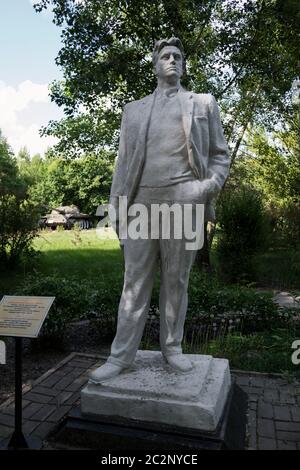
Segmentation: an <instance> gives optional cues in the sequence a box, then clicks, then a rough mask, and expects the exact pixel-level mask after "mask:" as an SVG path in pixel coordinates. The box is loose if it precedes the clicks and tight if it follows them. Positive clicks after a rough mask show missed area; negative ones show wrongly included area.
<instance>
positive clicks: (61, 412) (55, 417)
mask: <svg viewBox="0 0 300 470" xmlns="http://www.w3.org/2000/svg"><path fill="white" fill-rule="evenodd" d="M71 408H72V406H71V405H69V406H68V405H63V406H61V407H60V408H58V409H57V410H56V411H55V413H52V415H50V416H49V418H48V419H47V421H49V422H51V423H57V422H58V421H60V420H61V419H62V418H63V417H64V416H65V415H66V414H67V413H69V411H70V409H71Z"/></svg>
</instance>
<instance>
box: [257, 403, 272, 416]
mask: <svg viewBox="0 0 300 470" xmlns="http://www.w3.org/2000/svg"><path fill="white" fill-rule="evenodd" d="M257 416H258V419H259V418H268V419H273V417H274V413H273V406H272V405H271V403H267V402H265V401H264V400H259V401H258V409H257Z"/></svg>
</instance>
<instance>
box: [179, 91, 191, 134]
mask: <svg viewBox="0 0 300 470" xmlns="http://www.w3.org/2000/svg"><path fill="white" fill-rule="evenodd" d="M178 97H179V100H180V104H181V110H182V124H183V129H184V132H185V135H186V139H187V142H189V141H190V135H191V127H192V118H193V108H194V100H193V94H192V93H189V92H186V91H185V90H184V89H183V88H181V89H180V90H179V93H178Z"/></svg>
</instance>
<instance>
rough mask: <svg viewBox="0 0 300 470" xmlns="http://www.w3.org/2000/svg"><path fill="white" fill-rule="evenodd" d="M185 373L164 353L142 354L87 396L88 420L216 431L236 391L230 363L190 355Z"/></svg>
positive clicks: (84, 397)
mask: <svg viewBox="0 0 300 470" xmlns="http://www.w3.org/2000/svg"><path fill="white" fill-rule="evenodd" d="M188 356H189V359H190V360H191V361H192V363H193V364H194V367H193V369H192V370H191V371H190V372H188V373H185V374H182V373H179V372H176V371H174V370H173V369H171V367H170V366H168V365H167V364H166V363H165V362H164V360H163V358H162V355H161V353H160V352H157V351H138V353H137V356H136V360H135V362H134V364H133V366H131V367H130V368H129V369H126V370H124V371H123V372H122V373H121V374H120V375H118V376H117V377H114V378H112V379H109V380H106V381H105V382H103V383H102V384H99V385H96V384H93V383H91V382H89V383H88V385H87V386H86V387H85V388H84V389H83V390H82V392H81V412H82V414H83V415H92V416H97V417H100V416H114V417H121V418H128V419H131V420H139V421H144V422H147V421H148V422H151V423H152V422H154V423H161V424H166V425H172V426H180V427H184V428H191V429H200V430H205V431H209V432H213V431H215V430H216V429H217V427H218V424H219V422H220V419H221V417H222V414H223V412H224V408H225V405H226V402H227V399H228V394H229V390H230V386H231V379H230V371H229V363H228V361H227V360H226V359H214V358H213V357H211V356H203V355H193V354H190V355H188Z"/></svg>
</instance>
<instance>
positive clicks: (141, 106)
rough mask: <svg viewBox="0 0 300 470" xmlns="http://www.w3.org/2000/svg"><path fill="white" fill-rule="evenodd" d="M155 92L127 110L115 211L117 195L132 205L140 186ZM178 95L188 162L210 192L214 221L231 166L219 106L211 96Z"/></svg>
mask: <svg viewBox="0 0 300 470" xmlns="http://www.w3.org/2000/svg"><path fill="white" fill-rule="evenodd" d="M155 93H156V92H154V93H152V94H151V95H148V96H146V97H145V98H142V99H141V100H138V101H132V102H130V103H128V104H127V105H126V106H125V107H124V111H123V115H122V123H121V133H120V141H119V153H118V158H117V162H116V167H115V172H114V176H113V181H112V186H111V194H110V203H111V204H112V205H113V206H114V207H115V208H116V210H117V209H118V196H127V198H128V200H127V202H128V206H129V205H130V204H131V203H132V202H133V200H134V196H135V193H136V191H137V188H138V186H139V181H140V177H141V174H142V171H143V165H144V161H145V152H146V142H147V133H148V129H149V123H150V117H151V112H152V109H153V105H154V101H155V100H154V98H155ZM178 96H179V99H180V103H181V108H182V123H183V128H184V132H185V135H186V141H187V148H188V158H189V163H190V166H191V168H192V170H193V172H194V174H195V176H196V177H197V178H199V179H200V180H203V189H204V190H205V191H207V195H208V198H207V204H206V208H205V218H206V220H214V219H215V211H214V207H213V199H214V198H215V196H216V195H217V194H218V192H219V191H220V189H221V188H222V186H223V184H224V182H225V179H226V177H227V175H228V171H229V164H230V158H229V152H228V147H227V144H226V142H225V139H224V135H223V129H222V124H221V120H220V114H219V109H218V105H217V103H216V100H215V98H214V97H213V96H212V95H210V94H196V93H191V92H188V91H186V90H184V89H183V88H180V90H179V92H178Z"/></svg>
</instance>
